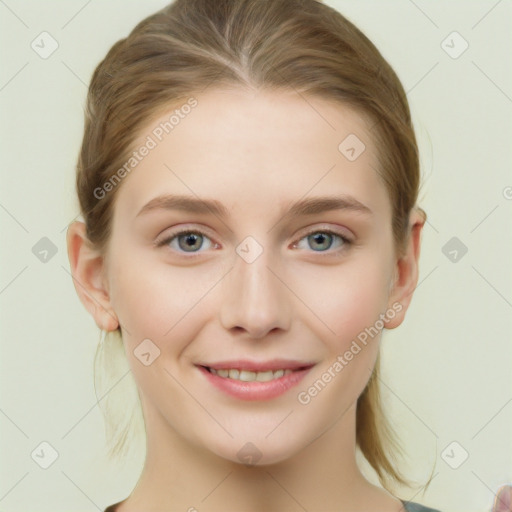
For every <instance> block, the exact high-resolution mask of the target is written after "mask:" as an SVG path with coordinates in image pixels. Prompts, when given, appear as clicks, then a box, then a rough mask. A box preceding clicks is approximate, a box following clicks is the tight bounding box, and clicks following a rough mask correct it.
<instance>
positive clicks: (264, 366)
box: [199, 359, 315, 372]
mask: <svg viewBox="0 0 512 512" xmlns="http://www.w3.org/2000/svg"><path fill="white" fill-rule="evenodd" d="M314 364H315V363H312V362H307V361H306V362H305V361H292V360H290V359H272V360H271V361H250V360H248V359H237V360H231V361H217V362H215V363H200V364H199V366H206V367H208V368H214V369H215V370H222V369H236V370H248V371H253V372H262V371H265V370H272V371H276V370H298V369H299V368H310V367H311V366H313V365H314Z"/></svg>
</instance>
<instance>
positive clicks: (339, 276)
mask: <svg viewBox="0 0 512 512" xmlns="http://www.w3.org/2000/svg"><path fill="white" fill-rule="evenodd" d="M388 271H389V269H386V268H385V267H384V265H383V264H382V263H381V262H379V261H376V260H375V259H371V258H369V257H366V258H363V257H362V256H361V257H360V258H354V260H352V261H350V262H348V263H347V265H343V264H342V265H340V266H338V267H335V266H331V267H328V266H325V267H320V266H318V267H317V268H316V269H315V271H314V272H310V273H308V272H307V271H306V270H302V272H298V273H297V275H300V276H301V278H300V280H299V279H297V278H296V280H295V283H296V288H295V290H298V293H297V295H298V296H299V297H301V298H302V297H304V299H303V302H304V303H305V305H306V306H307V308H308V309H309V311H310V313H309V316H308V317H309V318H311V319H312V321H311V323H310V325H311V326H312V327H313V328H314V330H315V332H316V333H317V336H318V337H319V338H320V339H323V340H325V342H326V343H327V344H328V345H329V347H330V348H331V350H336V351H340V350H344V349H345V347H346V346H347V345H350V342H351V341H352V340H353V339H355V338H357V336H358V335H359V334H360V333H361V332H365V329H366V328H369V327H371V326H373V325H374V324H375V323H376V321H377V320H378V319H379V315H380V314H381V313H384V312H385V310H386V307H387V299H388V294H387V279H388V275H387V272H388ZM379 324H380V323H379ZM316 326H317V327H316Z"/></svg>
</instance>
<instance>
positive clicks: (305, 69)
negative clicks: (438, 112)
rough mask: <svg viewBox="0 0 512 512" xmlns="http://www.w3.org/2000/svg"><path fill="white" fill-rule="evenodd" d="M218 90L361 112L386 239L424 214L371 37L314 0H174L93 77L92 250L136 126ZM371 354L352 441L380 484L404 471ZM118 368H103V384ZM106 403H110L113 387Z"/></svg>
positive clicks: (119, 432)
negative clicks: (384, 206) (383, 206)
mask: <svg viewBox="0 0 512 512" xmlns="http://www.w3.org/2000/svg"><path fill="white" fill-rule="evenodd" d="M223 87H247V88H256V89H266V90H276V91H277V90H290V91H291V90H295V91H296V92H298V93H301V94H302V93H307V94H308V95H315V96H317V97H318V98H321V99H328V100H333V101H335V102H338V103H339V104H340V105H342V106H343V105H345V106H349V107H351V108H353V109H355V111H356V112H357V113H358V114H359V115H361V116H362V117H364V118H365V120H367V123H368V125H369V133H370V134H371V136H372V137H373V142H374V143H375V145H376V148H377V155H378V168H377V169H375V170H376V172H377V173H378V175H379V176H380V178H381V180H382V182H383V184H384V185H385V187H386V190H387V192H388V195H389V198H390V202H391V205H392V233H393V238H394V248H395V251H396V254H397V255H400V254H402V251H403V250H404V248H405V246H406V243H407V236H408V227H409V215H410V212H411V210H412V209H413V208H417V209H418V210H419V211H420V212H421V213H422V214H423V216H424V218H426V214H425V212H424V211H423V210H421V209H420V208H418V207H417V206H416V201H417V197H418V192H419V185H420V170H419V158H418V150H417V143H416V138H415V134H414V129H413V126H412V122H411V116H410V112H409V106H408V102H407V98H406V94H405V92H404V89H403V87H402V85H401V83H400V81H399V79H398V77H397V75H396V74H395V72H394V71H393V69H392V68H391V66H390V65H389V64H388V63H387V62H386V60H385V59H384V58H383V57H382V55H381V54H380V52H379V51H378V50H377V49H376V47H375V46H374V45H373V43H372V42H371V41H370V40H369V39H368V38H367V37H366V36H365V35H364V34H363V33H362V32H361V31H360V30H359V29H357V28H356V27H355V26H354V25H353V24H352V23H351V22H350V21H348V20H347V19H346V18H345V17H343V16H342V15H341V14H340V13H339V12H337V11H336V10H334V9H332V8H331V7H329V6H327V5H324V4H322V3H320V2H318V1H315V0H176V1H175V2H174V3H172V4H170V5H169V6H167V7H165V8H164V9H162V10H160V11H158V12H157V13H155V14H153V15H151V16H149V17H147V18H146V19H144V20H143V21H141V22H140V23H139V24H138V25H137V26H136V27H135V28H134V29H133V31H132V32H131V33H130V34H129V35H128V37H126V38H124V39H121V40H120V41H118V42H117V43H115V44H114V45H113V47H112V48H111V49H110V51H109V52H108V54H107V55H106V57H105V58H104V59H103V61H102V62H101V63H100V64H99V65H98V66H97V68H96V70H95V71H94V74H93V77H92V81H91V84H90V87H89V93H88V97H87V106H86V113H85V130H84V137H83V142H82V146H81V150H80V155H79V160H78V165H77V181H76V184H77V192H78V198H79V202H80V208H81V213H82V216H83V218H84V221H85V224H86V230H87V236H88V238H89V240H90V241H91V243H92V244H93V245H94V246H95V247H96V248H97V249H98V250H100V251H102V252H106V247H107V243H108V241H109V238H110V235H111V224H112V217H113V207H114V202H115V198H116V195H117V193H118V192H119V188H120V186H122V184H121V185H119V186H116V187H113V189H112V190H111V191H109V192H108V193H107V194H104V195H103V196H102V197H101V198H98V194H97V193H95V191H97V190H98V189H101V187H102V186H103V185H104V184H105V183H106V182H108V181H109V180H110V179H112V176H113V175H114V174H115V173H116V171H118V170H119V169H120V168H121V167H122V166H123V164H124V163H125V162H126V161H127V158H129V155H130V152H131V151H133V144H134V141H135V139H136V137H137V136H138V135H139V134H140V130H141V129H142V128H143V127H144V125H145V124H146V123H147V122H148V121H149V120H151V119H154V118H156V116H158V115H159V114H161V113H164V112H165V111H168V110H169V108H170V107H171V106H173V105H179V104H181V103H184V102H185V101H186V100H187V99H189V98H190V97H192V96H194V95H197V96H199V95H200V93H201V92H202V91H204V90H205V89H206V88H213V89H216V88H223ZM340 142H341V141H340ZM111 334H113V335H114V336H116V337H117V340H106V342H105V343H102V344H100V346H99V347H100V349H99V351H98V352H97V354H96V358H95V375H96V378H98V372H103V373H104V374H105V373H107V372H108V371H109V370H111V369H112V364H113V363H112V358H114V357H124V354H123V346H122V340H121V333H120V329H119V328H118V330H117V331H114V333H111ZM102 350H103V351H110V352H109V353H108V352H103V353H100V352H101V351H102ZM109 354H110V355H109ZM116 354H117V355H116ZM100 355H101V356H102V357H100ZM100 361H103V362H104V365H105V367H104V368H102V367H101V365H99V362H100ZM379 361H380V357H378V358H377V362H376V365H375V368H374V371H373V374H372V376H371V377H370V379H369V381H368V384H367V386H366V388H365V390H364V391H363V393H362V394H361V396H360V397H359V399H358V403H357V419H356V421H357V423H356V426H357V431H356V432H357V433H356V440H357V445H358V446H359V448H360V449H361V452H362V453H363V455H364V456H365V458H366V459H367V460H368V462H369V463H370V465H371V466H372V467H373V468H374V470H375V471H376V473H377V474H378V476H379V479H380V481H381V483H382V484H383V485H384V486H385V487H386V486H387V483H388V480H389V479H391V480H393V481H394V482H396V483H405V479H404V478H403V477H402V476H401V474H400V472H399V470H398V469H397V468H396V464H395V457H394V454H395V453H396V452H397V449H398V447H399V445H398V443H397V442H396V439H395V436H394V434H393V431H392V429H391V427H390V425H389V423H388V421H387V420H386V418H385V416H384V414H383V410H382V405H381V398H380V393H379ZM119 376H120V375H119V374H118V375H117V376H115V375H113V374H112V375H111V377H112V380H111V382H112V383H113V382H114V380H116V379H118V378H119ZM98 382H99V380H98ZM109 400H110V402H109ZM107 403H110V406H111V407H114V408H115V407H116V404H113V395H112V394H110V397H109V398H108V400H107ZM117 407H118V408H122V410H123V414H124V416H123V417H124V418H125V419H124V420H123V421H121V420H116V421H115V422H113V421H112V417H110V422H109V421H107V425H109V427H108V428H107V430H108V429H110V430H108V432H107V437H108V438H109V439H111V454H117V453H121V452H122V451H123V450H125V448H126V446H125V445H126V443H127V439H128V434H127V432H128V429H130V428H131V426H132V425H131V418H132V417H135V416H130V414H131V415H134V414H135V413H134V412H133V411H131V410H128V411H126V404H124V403H123V404H118V405H117ZM107 420H108V418H107Z"/></svg>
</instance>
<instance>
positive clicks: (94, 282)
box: [66, 221, 119, 331]
mask: <svg viewBox="0 0 512 512" xmlns="http://www.w3.org/2000/svg"><path fill="white" fill-rule="evenodd" d="M66 241H67V249H68V258H69V264H70V268H71V275H72V276H73V284H74V286H75V290H76V292H77V294H78V297H79V298H80V300H81V301H82V304H83V305H84V306H85V308H86V309H87V311H89V313H90V314H91V315H92V317H93V318H94V320H95V322H96V325H97V326H98V327H99V328H100V329H102V330H104V331H114V330H115V329H117V327H118V326H119V320H118V318H117V316H116V314H115V313H114V310H113V308H112V305H111V304H110V296H109V291H108V287H107V286H106V279H105V278H104V271H105V268H104V259H103V256H102V255H101V254H100V253H99V252H98V251H97V250H96V249H94V248H93V247H92V245H91V244H90V242H89V240H88V238H87V234H86V229H85V224H84V223H83V222H79V221H75V222H73V223H72V224H71V225H70V226H69V227H68V231H67V235H66Z"/></svg>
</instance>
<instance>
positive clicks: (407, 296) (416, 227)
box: [385, 209, 425, 329]
mask: <svg viewBox="0 0 512 512" xmlns="http://www.w3.org/2000/svg"><path fill="white" fill-rule="evenodd" d="M424 224H425V217H424V215H422V213H421V212H419V211H418V210H415V209H413V210H412V212H411V214H410V217H409V238H408V241H407V245H406V249H405V253H404V254H403V255H402V257H400V258H399V259H398V261H397V262H396V266H395V274H394V278H395V281H394V285H393V286H392V289H391V293H390V295H389V299H388V307H389V308H393V309H394V310H395V311H397V314H396V315H395V316H394V317H393V318H392V319H390V320H388V321H387V322H386V324H385V327H386V329H394V328H396V327H398V326H399V325H400V324H401V323H402V322H403V321H404V318H405V313H406V311H407V309H408V307H409V304H410V303H411V300H412V295H413V293H414V290H415V289H416V286H417V284H418V275H419V257H420V248H421V232H422V228H423V226H424Z"/></svg>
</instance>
